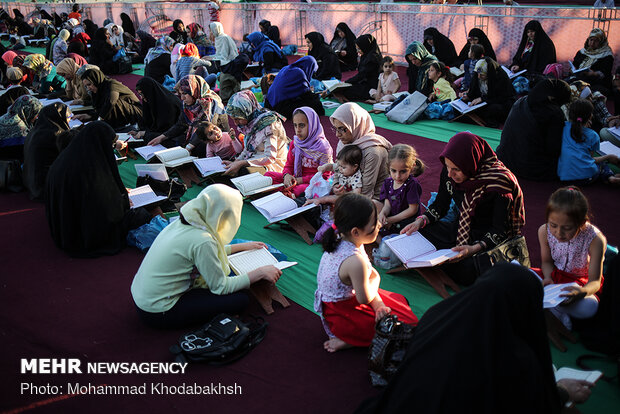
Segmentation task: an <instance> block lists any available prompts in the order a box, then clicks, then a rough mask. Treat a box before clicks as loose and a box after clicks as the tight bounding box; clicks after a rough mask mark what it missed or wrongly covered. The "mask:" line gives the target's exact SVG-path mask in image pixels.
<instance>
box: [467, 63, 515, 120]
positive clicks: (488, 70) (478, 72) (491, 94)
mask: <svg viewBox="0 0 620 414" xmlns="http://www.w3.org/2000/svg"><path fill="white" fill-rule="evenodd" d="M515 94H516V92H515V89H514V88H513V87H512V82H510V79H509V78H508V75H507V74H506V72H505V71H504V70H503V69H502V68H501V67H500V65H499V64H498V63H497V62H496V61H494V60H493V59H491V58H490V57H486V58H484V59H480V60H478V62H476V66H475V69H474V76H473V78H472V81H471V85H470V86H469V91H468V92H467V94H466V95H464V96H463V101H464V102H470V103H471V105H478V104H479V103H481V102H486V103H487V104H486V105H485V106H483V107H482V108H479V109H478V110H477V111H476V114H477V115H479V116H480V117H481V118H482V119H483V120H484V121H485V123H486V124H487V126H488V127H491V128H497V127H499V124H501V123H503V122H504V121H505V120H506V117H507V116H508V112H510V108H511V107H512V104H513V103H514V101H515V98H514V97H515Z"/></svg>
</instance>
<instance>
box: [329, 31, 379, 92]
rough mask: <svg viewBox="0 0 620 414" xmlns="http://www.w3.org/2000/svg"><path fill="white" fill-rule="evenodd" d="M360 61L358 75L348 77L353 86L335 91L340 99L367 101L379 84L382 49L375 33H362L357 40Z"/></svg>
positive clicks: (348, 81)
mask: <svg viewBox="0 0 620 414" xmlns="http://www.w3.org/2000/svg"><path fill="white" fill-rule="evenodd" d="M355 44H356V45H357V50H358V53H359V54H360V62H359V65H358V67H357V75H355V76H353V77H352V78H349V79H347V83H350V84H351V85H352V86H349V87H348V88H344V89H342V92H340V91H338V90H336V91H338V92H334V96H335V97H336V98H339V100H342V99H344V100H348V101H365V100H366V99H368V97H369V96H370V90H371V89H372V88H374V87H375V86H377V79H379V74H380V73H381V72H382V63H381V61H382V59H383V57H382V56H381V51H380V50H379V46H377V41H376V40H375V38H374V36H373V35H370V34H365V35H361V36H360V37H358V38H357V39H356V40H355Z"/></svg>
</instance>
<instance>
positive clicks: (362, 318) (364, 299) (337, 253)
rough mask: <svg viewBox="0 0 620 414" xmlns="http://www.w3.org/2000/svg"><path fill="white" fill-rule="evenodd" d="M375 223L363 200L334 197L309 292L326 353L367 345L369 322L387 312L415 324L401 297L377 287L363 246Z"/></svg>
mask: <svg viewBox="0 0 620 414" xmlns="http://www.w3.org/2000/svg"><path fill="white" fill-rule="evenodd" d="M380 227H381V224H380V223H379V222H378V220H377V209H376V207H375V205H374V203H373V202H372V201H371V200H370V199H369V198H367V197H364V196H363V195H361V194H346V195H344V196H342V197H339V198H338V200H337V201H336V206H335V210H334V224H333V225H332V227H330V228H329V229H328V230H327V232H326V233H325V236H324V238H323V248H324V250H325V253H323V256H322V257H321V263H320V264H319V270H318V273H317V284H318V287H317V290H316V292H315V294H314V309H315V311H316V312H319V313H320V314H321V319H322V322H323V327H324V328H325V332H326V333H327V335H328V337H329V339H328V340H327V341H325V342H324V343H323V347H324V348H325V350H327V351H328V352H335V351H338V350H340V349H344V348H349V347H352V346H369V345H370V343H371V341H372V338H373V336H374V334H375V322H376V321H378V320H379V319H381V318H382V317H383V316H385V315H387V314H389V313H395V314H396V315H398V318H399V319H400V320H401V321H403V322H405V323H409V324H412V325H417V323H418V318H416V316H415V315H414V314H413V312H412V311H411V308H410V307H409V305H408V304H407V300H406V299H405V297H404V296H402V295H399V294H396V293H391V292H387V291H384V290H381V289H379V283H380V281H381V277H380V276H379V273H377V271H376V270H375V269H374V268H373V267H372V265H371V264H370V261H369V260H368V256H367V255H366V252H365V251H364V248H363V245H364V244H368V243H372V242H374V241H375V239H376V238H377V234H378V233H379V229H380Z"/></svg>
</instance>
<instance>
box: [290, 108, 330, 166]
mask: <svg viewBox="0 0 620 414" xmlns="http://www.w3.org/2000/svg"><path fill="white" fill-rule="evenodd" d="M297 111H301V112H303V113H304V115H306V118H308V136H307V137H306V139H304V140H300V139H299V137H298V136H297V135H295V137H294V138H293V139H294V143H295V166H294V173H295V177H300V176H301V170H302V168H303V166H302V164H301V163H302V159H301V156H302V155H303V156H305V157H306V158H310V159H312V160H314V161H316V163H317V164H318V165H323V164H327V163H330V162H332V153H333V150H332V146H331V145H329V141H328V140H327V138H325V132H324V131H323V125H321V120H320V119H319V115H318V114H317V113H316V112H315V111H314V109H312V108H310V107H308V106H302V107H301V108H297V109H295V112H293V116H295V113H297Z"/></svg>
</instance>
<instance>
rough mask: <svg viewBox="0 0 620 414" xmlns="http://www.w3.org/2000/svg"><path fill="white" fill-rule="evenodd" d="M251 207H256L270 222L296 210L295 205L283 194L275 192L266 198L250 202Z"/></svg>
mask: <svg viewBox="0 0 620 414" xmlns="http://www.w3.org/2000/svg"><path fill="white" fill-rule="evenodd" d="M252 205H253V206H254V207H256V208H257V209H258V210H259V211H260V212H261V213H263V215H265V216H266V217H267V219H268V220H271V219H273V218H275V217H277V216H281V215H283V214H285V213H287V212H288V211H290V210H294V209H296V208H297V203H295V201H294V200H293V199H291V198H288V197H287V196H285V195H284V194H282V193H280V192H277V193H273V194H269V195H268V196H266V197H262V198H259V199H258V200H254V201H252Z"/></svg>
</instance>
